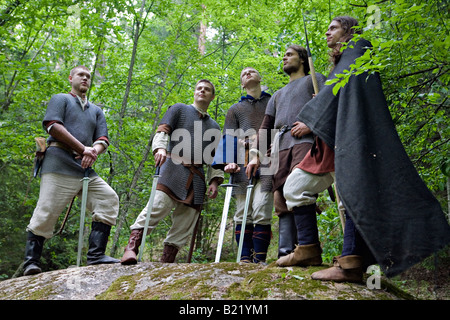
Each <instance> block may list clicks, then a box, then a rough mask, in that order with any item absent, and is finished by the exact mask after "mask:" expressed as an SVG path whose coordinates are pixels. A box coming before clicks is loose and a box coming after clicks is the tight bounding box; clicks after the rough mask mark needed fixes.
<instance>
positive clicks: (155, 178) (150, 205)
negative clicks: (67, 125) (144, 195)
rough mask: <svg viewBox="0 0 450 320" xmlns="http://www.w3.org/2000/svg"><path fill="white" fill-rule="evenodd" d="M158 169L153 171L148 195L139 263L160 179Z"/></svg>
mask: <svg viewBox="0 0 450 320" xmlns="http://www.w3.org/2000/svg"><path fill="white" fill-rule="evenodd" d="M159 169H160V167H159V166H157V167H156V170H155V174H154V176H153V184H152V192H151V193H150V199H149V200H148V205H147V216H146V217H145V226H144V232H143V234H142V244H141V247H140V248H139V258H138V261H139V262H141V260H142V253H143V252H144V248H145V238H146V237H147V230H148V224H149V222H150V215H151V213H152V208H153V202H155V193H156V185H157V184H158V179H159V177H160V175H159Z"/></svg>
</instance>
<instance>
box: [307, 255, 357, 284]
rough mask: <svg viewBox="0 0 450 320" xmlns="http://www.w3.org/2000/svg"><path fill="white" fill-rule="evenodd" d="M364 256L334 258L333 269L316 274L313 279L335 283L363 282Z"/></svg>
mask: <svg viewBox="0 0 450 320" xmlns="http://www.w3.org/2000/svg"><path fill="white" fill-rule="evenodd" d="M362 263H363V259H362V256H357V255H348V256H344V257H341V256H339V257H334V258H333V266H332V267H331V268H328V269H325V270H320V271H317V272H314V273H313V274H312V275H311V279H314V280H322V281H335V282H362V279H363V269H362Z"/></svg>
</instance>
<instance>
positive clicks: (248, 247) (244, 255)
mask: <svg viewBox="0 0 450 320" xmlns="http://www.w3.org/2000/svg"><path fill="white" fill-rule="evenodd" d="M241 228H242V224H237V225H236V231H235V233H234V234H235V236H236V242H237V245H238V247H239V241H240V239H241ZM252 237H253V224H246V225H245V234H244V242H243V243H242V252H241V258H240V262H244V263H250V262H252V255H253V240H252Z"/></svg>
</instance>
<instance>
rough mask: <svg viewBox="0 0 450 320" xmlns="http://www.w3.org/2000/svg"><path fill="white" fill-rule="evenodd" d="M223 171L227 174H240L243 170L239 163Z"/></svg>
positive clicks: (226, 167) (228, 165)
mask: <svg viewBox="0 0 450 320" xmlns="http://www.w3.org/2000/svg"><path fill="white" fill-rule="evenodd" d="M223 171H225V172H226V173H236V172H240V171H241V168H240V167H239V165H238V164H237V163H229V164H227V165H226V166H225V168H223Z"/></svg>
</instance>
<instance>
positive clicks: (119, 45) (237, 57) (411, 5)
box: [0, 0, 450, 276]
mask: <svg viewBox="0 0 450 320" xmlns="http://www.w3.org/2000/svg"><path fill="white" fill-rule="evenodd" d="M373 5H374V6H375V7H370V6H373ZM369 8H371V9H370V10H368V9H369ZM374 8H375V10H374ZM448 14H449V11H448V3H447V2H446V1H441V0H434V1H425V0H420V1H417V0H414V1H413V0H402V1H395V2H394V1H374V0H370V1H362V0H353V1H348V0H346V1H325V0H288V1H274V0H252V1H240V0H226V1H216V0H205V1H198V0H195V1H188V2H187V1H166V0H161V1H157V0H154V1H139V2H129V1H124V0H106V1H105V0H104V1H99V0H94V1H80V0H75V1H72V0H71V1H68V0H64V1H54V0H38V1H0V26H1V27H0V52H1V53H0V73H1V77H0V87H1V88H2V90H0V141H1V146H2V148H0V178H1V181H2V182H3V183H2V184H1V185H0V194H1V195H2V196H1V197H0V208H1V213H2V214H1V215H0V222H1V225H2V228H1V229H0V259H1V261H0V262H1V267H0V274H4V275H8V276H10V275H12V274H13V273H14V270H15V269H16V268H17V267H18V265H19V264H20V262H21V260H22V256H23V248H24V244H25V237H26V235H25V228H26V225H27V224H28V221H29V218H30V217H31V215H32V212H33V209H34V206H35V204H36V201H37V198H38V194H39V191H38V189H39V180H38V179H31V178H30V175H31V171H32V162H33V161H32V160H33V153H34V150H35V146H34V141H33V140H34V139H33V138H34V137H36V136H45V135H46V134H45V133H44V131H43V130H42V126H41V121H42V118H43V116H44V113H45V108H46V104H47V102H48V100H49V99H50V97H51V96H52V95H53V94H56V93H59V92H67V91H69V89H70V86H69V83H68V81H67V76H68V73H69V71H70V69H71V68H72V67H74V66H76V65H79V64H84V65H86V66H87V67H89V68H90V69H91V70H93V83H92V88H91V90H90V92H89V100H91V101H93V102H94V103H96V104H98V105H100V106H102V108H103V110H104V112H105V115H106V117H107V122H108V126H109V135H110V140H111V146H110V148H109V150H108V153H106V154H103V155H101V156H100V157H99V160H98V161H97V163H96V165H95V170H96V171H97V172H98V173H99V174H100V175H101V176H102V177H103V178H104V179H105V180H107V181H108V183H110V184H111V186H112V187H113V188H114V189H115V190H116V192H117V193H118V195H119V198H120V200H121V203H120V205H121V207H120V216H119V221H120V224H118V225H117V227H115V228H113V231H112V235H113V236H114V237H113V241H111V242H112V243H111V244H110V245H111V251H112V252H114V253H116V254H117V255H120V254H121V252H122V250H121V247H123V246H124V245H125V244H126V241H127V239H128V235H129V231H128V226H129V225H130V224H131V223H132V222H133V221H134V219H135V217H136V216H137V215H138V214H139V212H140V210H142V208H143V207H144V206H145V204H146V202H147V200H148V197H149V193H150V189H151V183H152V175H153V172H154V162H153V157H152V155H151V154H149V153H148V151H147V149H148V145H149V142H150V141H151V139H152V137H153V134H154V132H155V128H156V125H157V123H158V121H159V119H160V118H161V116H162V114H164V112H165V110H167V108H168V106H170V105H172V104H174V103H176V102H186V103H190V102H192V96H193V86H194V84H195V82H196V81H197V80H198V79H200V78H209V79H211V80H212V81H213V82H214V83H215V85H216V88H217V95H216V99H215V100H214V101H213V103H212V104H211V106H210V109H209V112H210V113H211V115H212V116H213V117H214V118H215V119H216V120H217V121H218V123H219V124H220V125H223V122H224V117H225V114H226V111H227V109H228V108H229V107H230V106H231V105H232V104H233V103H235V102H236V101H237V100H238V99H239V97H240V96H241V95H242V93H243V92H242V89H241V87H240V83H239V74H240V71H241V70H242V68H243V67H246V66H253V67H255V68H256V69H258V70H259V71H260V72H261V74H262V76H263V85H264V86H265V88H266V90H267V91H268V92H269V93H273V92H275V91H276V90H277V89H279V88H280V87H282V86H283V85H284V84H285V83H286V82H287V77H286V76H285V75H284V74H283V72H282V64H281V58H282V55H283V54H284V50H285V48H286V46H287V45H289V44H291V43H298V44H301V45H306V44H305V34H304V27H303V18H305V23H306V26H307V29H308V39H309V44H310V46H311V50H312V55H313V60H314V66H315V69H316V71H317V72H320V73H322V74H324V75H328V73H329V71H330V63H329V59H328V48H327V46H326V43H325V41H324V33H325V31H326V29H327V27H328V24H329V22H330V20H331V18H332V17H334V16H337V15H351V16H354V17H355V18H357V19H358V20H359V21H360V24H361V27H362V28H363V30H364V34H363V36H364V38H367V39H368V40H370V41H371V42H372V44H373V49H372V50H370V51H368V53H367V55H365V56H364V57H362V58H361V59H360V60H358V61H357V63H356V65H355V68H354V69H353V70H349V71H348V73H344V74H343V75H342V76H340V77H339V78H338V79H339V80H342V81H340V82H339V85H345V83H346V82H345V79H346V78H347V77H348V76H349V74H350V73H351V72H362V71H365V70H367V71H370V72H380V73H381V77H382V81H383V85H384V90H385V93H386V98H387V100H388V104H389V107H390V110H391V114H392V117H393V119H394V121H395V124H396V126H397V130H398V132H399V135H400V138H401V139H402V141H403V142H404V145H405V148H406V151H407V152H408V154H409V155H410V157H411V159H412V161H413V163H414V165H415V166H416V168H417V170H418V171H419V173H420V175H421V177H422V178H423V179H424V181H425V182H426V183H427V185H428V186H429V188H430V189H431V190H432V191H433V192H434V193H435V195H436V196H437V197H438V199H439V200H441V202H442V204H443V207H444V208H447V204H446V199H445V197H446V194H445V191H446V190H445V188H446V181H447V176H446V175H448V163H449V160H448V159H449V151H448V150H449V133H450V132H449V130H450V129H449V126H448V123H449V121H448V117H449V111H448V110H449V108H448V85H449V76H450V74H449V62H448V51H449V45H450V37H449V32H448V26H447V21H448ZM373 22H376V23H377V22H379V24H375V25H373V24H372V23H373ZM202 27H206V33H203V30H205V29H203V28H202ZM202 39H203V40H202ZM132 62H133V63H132ZM222 199H223V195H222V196H219V197H218V198H217V199H216V200H214V201H211V200H210V201H208V204H207V206H206V208H205V210H204V212H203V220H202V228H201V232H200V234H201V239H202V241H201V245H200V246H199V247H197V251H196V252H198V254H199V257H201V258H199V259H201V260H202V261H204V259H205V257H207V258H206V259H208V257H211V251H214V248H215V243H216V241H217V240H216V234H215V233H216V232H217V230H218V224H219V221H220V215H221V212H222V205H223V203H222V202H223V200H222ZM327 206H328V207H327V208H328V209H327V210H324V213H322V215H320V216H319V223H320V230H321V234H322V235H321V237H323V239H322V241H323V243H324V245H325V247H326V250H325V252H329V253H326V254H327V259H329V258H330V257H331V256H332V255H335V254H336V253H339V250H340V247H339V246H340V245H341V243H340V241H341V237H340V236H339V232H338V230H339V228H337V226H339V220H336V219H337V218H338V216H337V212H336V211H335V209H333V206H332V205H327ZM72 210H75V211H74V212H77V211H76V207H74V208H73V209H72ZM230 216H231V213H230ZM76 220H77V214H76V213H75V216H74V217H73V218H72V219H71V220H70V221H69V223H68V225H67V226H66V228H67V232H68V233H69V234H67V235H66V236H64V237H58V238H54V239H52V240H51V241H49V244H48V247H46V249H45V251H49V252H50V253H48V254H49V256H45V257H44V258H45V263H46V265H45V268H47V269H48V268H61V267H67V266H68V265H70V264H73V260H74V257H75V255H76V240H75V239H76V235H75V234H76V232H77V228H78V224H77V222H76ZM168 223H169V222H167V223H164V224H161V226H158V228H157V230H155V232H154V234H152V235H151V237H152V240H151V241H149V242H150V243H151V244H155V245H156V244H157V243H160V242H161V240H162V238H163V237H164V235H165V232H166V231H167V229H166V228H167V225H168ZM45 254H47V253H45ZM196 255H197V253H196ZM50 261H51V262H50ZM51 263H53V265H50V264H51Z"/></svg>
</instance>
